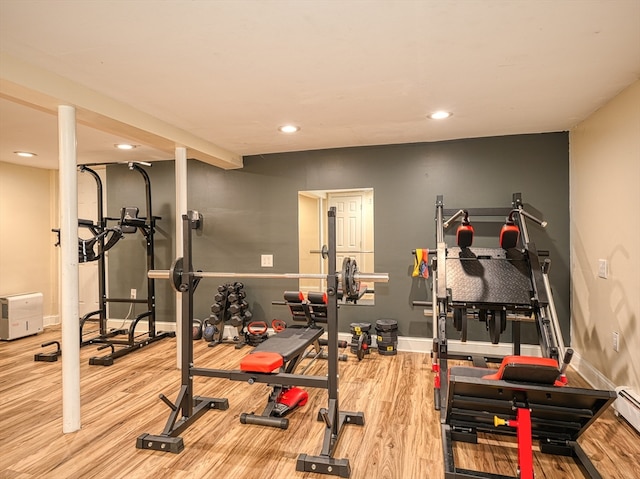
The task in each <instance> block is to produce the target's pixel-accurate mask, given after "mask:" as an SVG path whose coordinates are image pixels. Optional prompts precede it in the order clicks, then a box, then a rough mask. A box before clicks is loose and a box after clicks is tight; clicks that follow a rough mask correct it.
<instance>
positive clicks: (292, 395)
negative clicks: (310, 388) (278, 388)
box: [278, 387, 309, 408]
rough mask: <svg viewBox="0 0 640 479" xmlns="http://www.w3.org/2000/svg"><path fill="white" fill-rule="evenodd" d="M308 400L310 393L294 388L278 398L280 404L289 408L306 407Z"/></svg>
mask: <svg viewBox="0 0 640 479" xmlns="http://www.w3.org/2000/svg"><path fill="white" fill-rule="evenodd" d="M308 399H309V393H308V392H307V391H305V390H304V389H301V388H298V387H292V388H291V389H289V390H287V391H284V392H283V393H282V394H280V396H278V402H279V403H281V404H284V405H285V406H288V407H289V408H294V407H297V406H304V405H305V404H307V400H308Z"/></svg>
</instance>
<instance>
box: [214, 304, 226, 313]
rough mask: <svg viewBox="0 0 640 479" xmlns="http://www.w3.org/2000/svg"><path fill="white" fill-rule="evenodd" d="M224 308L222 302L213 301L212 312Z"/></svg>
mask: <svg viewBox="0 0 640 479" xmlns="http://www.w3.org/2000/svg"><path fill="white" fill-rule="evenodd" d="M223 309H224V306H223V305H222V304H220V303H213V304H212V305H211V312H212V313H220V312H221V311H222V310H223Z"/></svg>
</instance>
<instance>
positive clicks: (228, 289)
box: [209, 282, 253, 341]
mask: <svg viewBox="0 0 640 479" xmlns="http://www.w3.org/2000/svg"><path fill="white" fill-rule="evenodd" d="M246 296H247V294H246V293H245V291H244V284H242V283H238V282H236V283H227V284H221V285H220V286H218V292H217V293H216V295H215V296H214V300H215V303H213V304H212V305H211V313H212V314H211V316H210V317H209V320H210V321H209V322H210V323H212V324H213V325H214V326H215V327H216V331H217V332H218V336H217V337H216V338H215V339H216V340H217V341H222V334H223V332H224V323H229V324H230V325H232V326H235V328H236V329H237V330H238V336H237V337H236V338H234V340H235V341H238V340H239V338H240V336H242V331H243V329H244V327H245V326H246V324H247V323H248V322H249V321H250V320H251V317H252V316H253V315H252V314H251V311H249V303H247V302H246V301H245V299H244V298H245V297H246Z"/></svg>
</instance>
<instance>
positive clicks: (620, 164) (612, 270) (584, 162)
mask: <svg viewBox="0 0 640 479" xmlns="http://www.w3.org/2000/svg"><path fill="white" fill-rule="evenodd" d="M569 141H570V178H571V179H570V204H571V216H570V217H571V277H572V306H571V313H572V318H571V321H572V324H571V331H572V346H573V347H574V349H575V350H576V352H577V353H578V358H577V359H578V363H577V367H578V369H579V371H580V372H581V373H582V374H583V375H584V376H586V377H587V379H590V380H591V381H592V382H594V383H596V385H600V386H602V385H606V384H607V381H608V382H609V383H612V384H613V385H615V386H622V385H630V386H632V387H633V388H634V389H635V390H636V391H637V392H640V253H639V251H640V81H636V83H634V84H633V85H631V86H630V87H628V88H627V89H626V90H624V91H623V92H622V93H620V94H619V95H618V96H617V97H616V98H614V99H613V100H611V101H610V102H609V103H608V104H606V105H605V106H604V107H603V108H601V109H600V110H598V111H596V112H595V113H593V114H592V115H591V116H590V117H589V118H587V119H586V120H585V121H583V122H582V123H580V124H579V125H578V126H577V127H576V128H575V129H573V130H572V131H571V132H570V137H569ZM599 259H605V260H607V261H608V263H609V276H608V278H607V279H602V278H599V277H598V260H599ZM613 332H619V334H620V349H619V352H615V351H614V350H613V347H612V334H613ZM597 383H600V384H597Z"/></svg>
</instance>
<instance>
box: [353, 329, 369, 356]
mask: <svg viewBox="0 0 640 479" xmlns="http://www.w3.org/2000/svg"><path fill="white" fill-rule="evenodd" d="M369 331H371V323H351V352H352V353H353V354H358V342H359V341H360V335H363V334H364V335H365V337H364V338H363V342H362V346H363V347H364V345H365V344H366V345H367V346H366V349H365V350H364V353H365V354H369V351H370V348H371V334H370V333H369Z"/></svg>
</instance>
